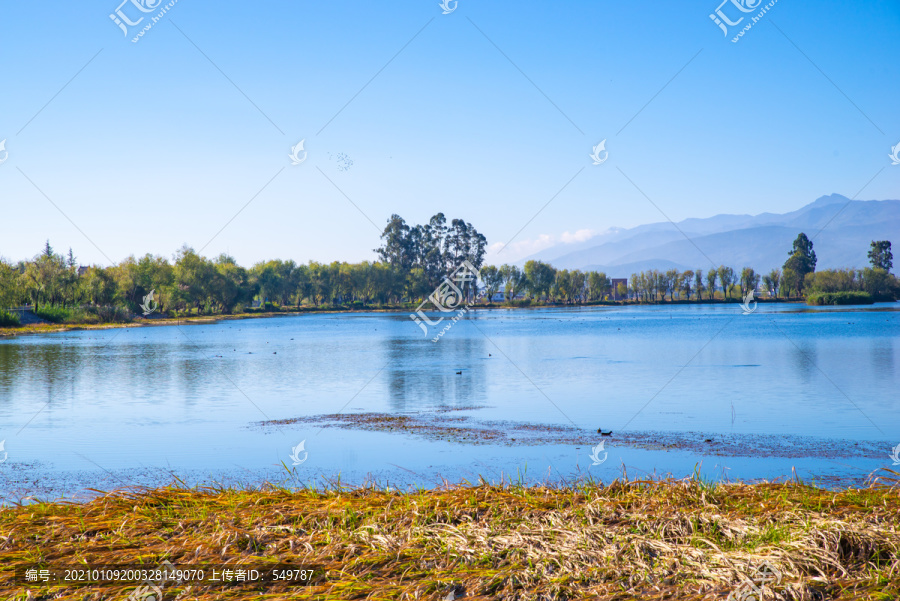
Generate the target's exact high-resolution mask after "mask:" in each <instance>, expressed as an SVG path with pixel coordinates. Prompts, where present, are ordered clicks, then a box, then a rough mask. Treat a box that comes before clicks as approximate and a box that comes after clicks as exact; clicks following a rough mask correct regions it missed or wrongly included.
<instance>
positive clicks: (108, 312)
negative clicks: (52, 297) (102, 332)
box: [74, 305, 131, 323]
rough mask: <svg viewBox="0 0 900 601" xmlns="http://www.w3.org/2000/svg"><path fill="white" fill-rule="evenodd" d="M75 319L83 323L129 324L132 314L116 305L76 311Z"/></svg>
mask: <svg viewBox="0 0 900 601" xmlns="http://www.w3.org/2000/svg"><path fill="white" fill-rule="evenodd" d="M74 317H75V318H77V319H78V321H79V322H82V323H127V322H130V321H131V314H130V313H129V312H128V311H127V310H126V309H125V308H124V307H117V306H115V305H107V306H91V307H83V308H82V309H80V310H78V311H76V313H75V315H74Z"/></svg>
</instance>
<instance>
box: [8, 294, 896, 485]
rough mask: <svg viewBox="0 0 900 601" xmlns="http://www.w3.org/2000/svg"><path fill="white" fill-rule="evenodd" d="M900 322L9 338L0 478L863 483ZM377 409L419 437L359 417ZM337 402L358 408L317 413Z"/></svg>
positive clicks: (565, 316)
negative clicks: (699, 476) (696, 474)
mask: <svg viewBox="0 0 900 601" xmlns="http://www.w3.org/2000/svg"><path fill="white" fill-rule="evenodd" d="M898 316H900V313H898V311H897V304H896V303H889V304H876V305H874V306H869V307H865V308H861V307H857V308H838V307H815V308H813V307H807V306H806V305H801V304H787V303H769V304H759V305H758V307H757V309H756V311H755V312H753V313H751V314H747V315H745V314H743V313H742V311H741V308H740V306H739V305H737V304H729V305H702V304H701V305H673V306H666V305H655V306H623V307H590V308H571V309H566V308H546V309H516V310H509V309H493V310H479V311H476V312H473V313H471V314H470V315H469V316H467V317H465V318H463V319H462V320H460V321H459V322H457V323H455V324H453V326H452V328H451V329H450V330H449V331H447V333H446V334H445V335H444V336H443V337H442V338H441V339H440V340H439V341H438V342H432V341H431V339H432V338H433V337H434V336H435V335H436V333H437V332H438V331H439V330H440V329H441V328H442V327H443V326H444V325H445V324H446V323H447V322H446V320H445V322H444V323H442V324H440V326H437V327H436V328H432V329H431V331H430V333H429V335H428V336H426V335H425V334H424V333H423V332H422V330H421V329H419V327H417V326H416V325H415V324H414V323H413V322H412V321H411V320H410V319H409V316H408V315H407V314H406V313H350V314H346V313H345V314H339V313H335V314H301V315H294V316H283V317H275V318H260V319H242V320H226V321H220V322H216V323H209V324H203V325H183V326H158V327H129V328H119V329H107V330H88V331H71V332H60V333H55V334H45V335H28V336H19V337H16V338H10V339H4V340H0V440H4V441H5V443H4V450H3V451H2V452H0V460H3V461H2V463H0V487H2V491H3V495H2V496H3V500H4V501H5V502H9V501H10V500H18V499H22V498H24V497H26V496H27V495H34V496H37V497H40V498H44V499H46V498H56V497H58V496H60V495H66V496H82V495H85V494H88V493H86V492H85V491H86V489H88V488H99V489H103V490H109V489H113V488H121V487H124V486H138V485H140V486H153V485H159V484H167V483H170V482H172V481H173V478H174V477H177V478H179V479H181V480H182V481H184V482H186V483H188V484H220V485H246V486H254V485H259V484H260V483H262V482H265V481H270V482H279V483H282V484H287V485H300V484H301V483H310V482H319V483H325V482H326V481H331V482H334V481H336V479H337V478H340V480H341V481H342V482H347V483H351V484H358V483H361V482H364V481H373V480H374V481H378V482H380V483H384V484H390V485H397V486H413V485H415V486H418V485H421V486H434V485H436V484H439V483H440V482H441V481H442V479H447V480H449V481H451V482H459V481H461V480H464V479H467V480H469V481H475V480H477V479H478V478H479V477H484V478H485V479H487V480H493V481H496V480H499V479H500V478H501V477H502V478H507V477H509V478H512V479H513V480H517V479H519V478H522V479H525V480H528V481H534V482H537V481H546V480H549V481H553V482H570V481H572V480H573V479H577V478H579V477H592V478H595V479H599V480H603V481H608V480H611V479H613V478H616V477H619V476H621V475H622V473H623V469H624V470H625V472H626V473H627V474H628V476H629V477H641V476H647V475H654V474H655V475H657V476H663V475H667V474H672V475H674V476H677V477H683V476H686V475H690V474H691V473H692V472H693V471H694V469H695V466H698V465H702V468H701V471H702V473H703V474H704V475H706V476H707V477H710V478H716V479H721V478H729V479H746V480H753V479H760V478H778V477H791V476H792V473H795V474H796V476H797V477H800V478H802V479H804V480H815V481H816V482H821V483H824V484H827V483H837V484H840V483H847V482H860V481H861V479H862V478H864V477H865V476H866V475H867V474H869V473H871V472H872V471H873V470H876V469H879V468H884V467H892V463H893V462H892V460H891V459H890V458H889V454H890V453H891V450H892V447H894V446H895V445H897V444H898V443H900V394H898V390H900V386H898V384H900V353H898V334H900V318H898ZM372 413H375V414H383V415H386V416H395V417H403V419H404V420H406V419H408V420H411V421H410V422H404V423H407V424H413V425H414V426H415V427H399V425H401V424H400V423H399V422H385V423H386V424H387V423H389V424H390V425H384V424H382V426H378V424H373V423H368V422H365V423H364V420H363V421H359V420H358V419H357V418H358V416H359V414H372ZM335 414H341V416H357V418H354V419H357V421H355V422H352V423H348V422H341V421H340V419H341V418H334V420H337V421H334V420H332V421H329V420H323V419H322V418H321V417H319V416H322V415H335ZM298 418H300V420H299V421H291V420H297V419H298ZM272 421H275V422H281V423H269V424H263V423H262V422H272ZM391 427H393V428H394V429H393V430H392V429H390V428H391ZM598 428H603V429H604V430H606V429H609V430H612V431H613V434H612V436H609V437H601V436H600V435H599V434H597V429H598ZM467 431H471V433H472V436H471V437H469V434H461V432H467ZM488 431H490V432H492V435H491V436H486V434H485V433H486V432H488ZM448 432H451V434H450V435H448V434H447V433H448ZM512 438H516V440H512ZM601 440H602V441H603V442H604V448H603V449H602V452H598V453H595V457H596V458H592V457H591V453H592V447H593V446H595V445H597V444H598V443H599V442H601ZM301 441H302V442H303V448H302V449H298V450H297V452H294V451H293V449H294V448H295V447H297V446H298V445H299V444H300V443H301ZM773 445H774V446H773ZM600 458H602V461H598V459H600ZM295 464H296V465H295ZM893 467H894V469H897V468H896V466H893ZM792 470H793V472H792Z"/></svg>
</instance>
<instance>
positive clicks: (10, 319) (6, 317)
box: [0, 309, 19, 326]
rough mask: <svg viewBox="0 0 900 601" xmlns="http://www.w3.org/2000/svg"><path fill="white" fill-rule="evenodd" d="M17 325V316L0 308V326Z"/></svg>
mask: <svg viewBox="0 0 900 601" xmlns="http://www.w3.org/2000/svg"><path fill="white" fill-rule="evenodd" d="M17 325H19V316H18V315H16V314H15V313H10V312H9V311H4V310H3V309H0V326H17Z"/></svg>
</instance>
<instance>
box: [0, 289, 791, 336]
mask: <svg viewBox="0 0 900 601" xmlns="http://www.w3.org/2000/svg"><path fill="white" fill-rule="evenodd" d="M740 302H741V301H740V300H739V299H728V300H724V299H715V300H701V301H696V300H694V301H686V300H675V301H656V302H635V301H596V302H590V303H581V304H565V303H542V304H518V303H517V304H512V305H508V304H493V305H489V304H477V305H471V308H472V309H476V310H482V309H489V310H492V309H551V308H556V309H558V308H578V307H603V306H606V307H627V306H633V305H637V306H649V305H656V306H665V305H722V304H739V303H740ZM757 302H760V303H776V302H777V303H802V302H803V300H802V299H794V298H792V299H757ZM413 311H415V306H409V307H378V306H374V307H365V308H351V307H321V308H317V307H300V308H296V307H289V308H286V309H282V310H279V311H269V312H260V311H253V312H244V313H229V314H221V315H189V316H183V317H153V318H150V319H145V318H141V317H138V318H137V319H136V320H134V321H130V322H122V323H41V324H30V325H20V326H2V327H0V338H4V337H11V336H18V335H22V334H49V333H54V332H68V331H77V330H108V329H114V328H138V327H145V326H172V325H192V324H198V323H201V324H202V323H206V324H208V323H215V322H217V321H226V320H232V319H252V318H263V317H284V316H288V315H306V314H333V313H409V312H413Z"/></svg>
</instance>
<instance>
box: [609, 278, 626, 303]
mask: <svg viewBox="0 0 900 601" xmlns="http://www.w3.org/2000/svg"><path fill="white" fill-rule="evenodd" d="M610 283H611V284H612V297H613V300H622V299H623V298H625V297H624V296H622V295H620V294H619V284H621V285H622V286H624V287H625V290H626V294H627V291H628V278H612V279H611V280H610Z"/></svg>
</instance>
